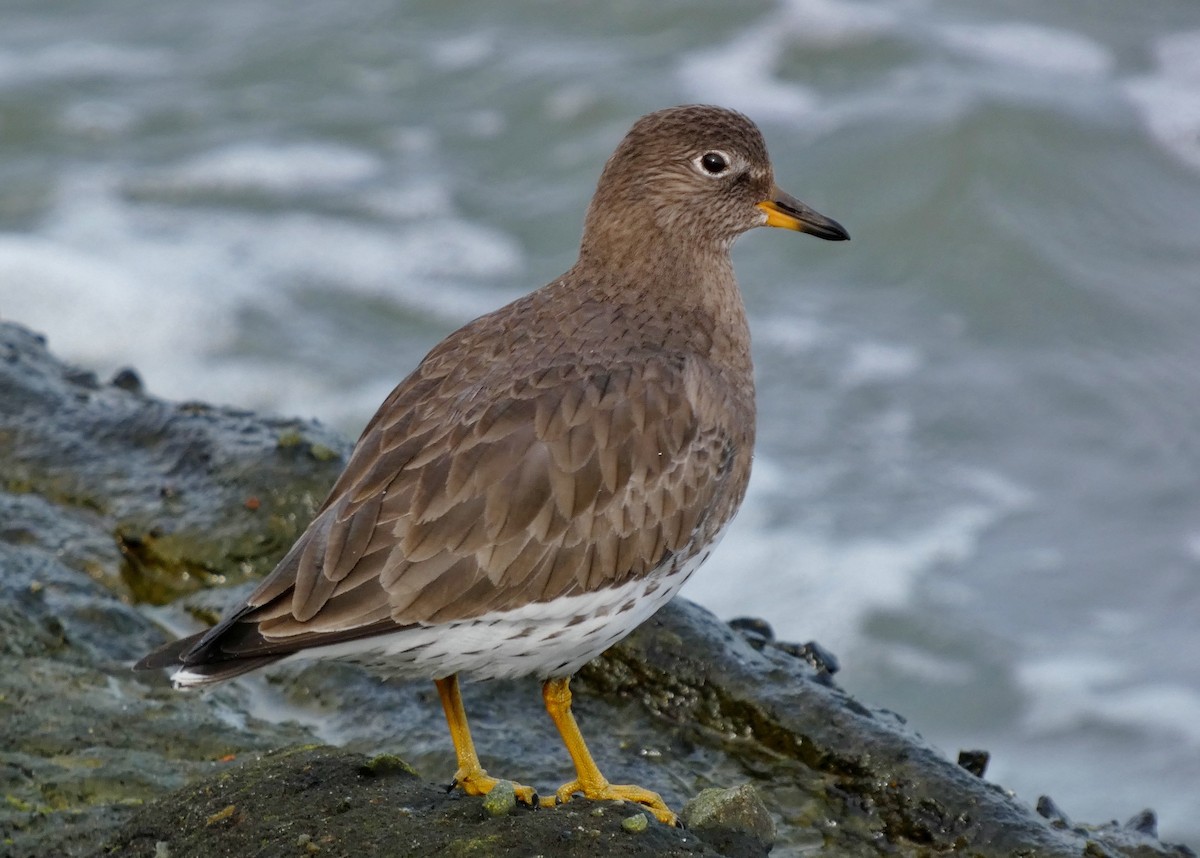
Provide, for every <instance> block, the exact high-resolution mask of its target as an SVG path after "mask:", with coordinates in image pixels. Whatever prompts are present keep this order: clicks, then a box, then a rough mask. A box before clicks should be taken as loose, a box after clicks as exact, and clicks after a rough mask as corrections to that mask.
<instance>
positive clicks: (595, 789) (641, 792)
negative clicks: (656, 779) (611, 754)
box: [542, 780, 683, 828]
mask: <svg viewBox="0 0 1200 858" xmlns="http://www.w3.org/2000/svg"><path fill="white" fill-rule="evenodd" d="M576 793H581V794H582V795H583V797H584V798H590V799H592V800H593V801H631V802H633V803H635V804H640V805H641V806H642V807H644V808H646V809H647V810H648V811H650V812H651V813H653V814H654V818H655V819H657V820H658V821H659V822H661V823H662V824H663V825H670V826H672V827H675V828H682V827H683V825H682V824H681V823H680V821H679V817H678V816H676V815H675V814H674V813H673V812H672V811H671V809H670V808H669V807H667V803H666V802H665V801H663V800H662V796H660V795H659V794H658V793H656V792H652V791H651V790H648V789H643V788H642V787H639V786H634V785H632V784H610V783H608V782H607V781H606V782H604V783H603V784H599V785H592V786H590V787H588V786H584V785H583V784H582V783H580V782H579V781H578V780H574V781H570V782H569V783H565V784H563V785H562V786H560V787H559V788H558V789H557V790H555V791H554V798H553V799H548V798H544V799H542V807H554V806H555V805H559V804H566V803H567V802H568V801H570V800H571V796H573V795H575V794H576Z"/></svg>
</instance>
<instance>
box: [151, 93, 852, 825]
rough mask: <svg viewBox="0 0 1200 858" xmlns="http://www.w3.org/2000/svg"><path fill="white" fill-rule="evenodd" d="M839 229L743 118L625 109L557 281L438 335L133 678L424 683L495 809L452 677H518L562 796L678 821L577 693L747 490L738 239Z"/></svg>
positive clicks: (749, 372) (748, 365)
mask: <svg viewBox="0 0 1200 858" xmlns="http://www.w3.org/2000/svg"><path fill="white" fill-rule="evenodd" d="M760 226H768V227H780V228H783V229H787V230H793V231H797V232H803V233H808V234H810V235H813V236H816V237H818V238H822V239H826V240H830V241H843V240H847V239H849V237H850V236H849V234H848V233H847V232H846V230H845V228H843V227H842V226H841V225H840V224H839V223H838V222H837V221H834V220H832V219H830V218H828V217H825V216H824V215H821V214H819V213H817V212H816V211H814V210H813V209H812V208H810V207H809V206H807V205H805V204H804V203H801V202H800V201H799V200H797V199H796V198H795V197H793V196H790V195H789V194H787V193H785V192H783V191H782V190H780V189H779V187H778V186H777V185H776V183H775V179H774V174H773V170H772V166H771V161H770V158H769V157H768V154H767V148H766V144H765V142H764V139H763V135H762V133H761V131H760V130H759V129H758V127H757V126H756V125H755V124H754V123H753V122H752V121H751V120H750V119H749V118H747V117H746V116H744V115H743V114H741V113H738V112H736V111H733V110H729V109H725V108H721V107H715V106H709V105H683V106H678V107H671V108H667V109H664V110H660V111H657V112H654V113H650V114H648V115H646V116H643V117H642V118H640V119H638V120H637V121H636V122H635V123H634V124H633V126H632V127H631V128H630V130H629V132H628V133H627V134H626V136H625V137H624V139H622V140H621V142H620V144H619V145H618V146H617V148H616V150H615V151H614V152H613V154H612V156H611V157H610V158H609V159H608V161H607V163H606V164H605V165H604V168H603V170H602V172H601V175H600V179H599V181H598V183H597V186H596V190H595V194H594V196H593V198H592V200H591V203H590V205H589V206H588V209H587V212H586V216H585V220H584V230H583V237H582V240H581V243H580V250H579V257H578V260H577V261H576V262H575V264H574V265H573V266H572V267H571V268H570V269H569V270H568V271H567V272H566V273H564V274H563V275H562V276H560V277H558V278H556V279H555V280H553V281H551V282H550V283H548V284H547V285H545V286H543V287H541V288H539V289H536V290H534V291H532V292H530V293H528V294H526V295H524V296H523V297H521V298H518V299H517V300H515V301H513V302H511V303H509V304H507V305H506V306H504V307H501V308H500V309H498V310H495V311H494V312H491V313H488V314H487V315H484V316H481V317H480V318H478V319H475V320H474V321H472V322H469V323H468V324H466V325H465V326H464V327H462V328H460V329H459V330H457V331H455V332H454V333H452V334H450V335H449V336H447V337H446V338H445V339H444V340H442V341H441V342H440V343H438V344H437V345H436V346H435V347H434V348H433V349H432V350H431V351H430V352H429V353H428V355H427V356H426V357H425V358H424V359H423V360H422V361H421V362H420V364H419V365H418V366H417V367H416V369H415V370H414V371H413V372H412V373H411V374H410V375H409V376H408V377H407V378H405V379H404V380H403V381H401V382H400V383H399V384H398V385H397V386H396V388H395V389H394V390H393V391H392V392H391V394H390V395H389V396H388V397H387V399H386V400H385V401H384V402H383V404H382V405H381V406H380V407H379V409H378V410H377V411H376V413H375V415H374V416H373V417H372V418H371V420H370V421H369V422H368V423H367V425H366V427H365V429H364V430H363V432H362V434H361V436H360V437H359V439H358V442H357V444H356V446H355V447H354V449H353V451H352V452H351V454H350V456H349V459H348V461H347V464H346V467H345V469H344V471H343V472H342V473H341V475H340V476H339V477H338V479H337V481H336V483H335V484H334V486H333V488H332V489H331V490H330V492H329V495H328V496H327V497H326V498H325V500H324V502H323V503H322V504H321V506H320V508H319V509H318V511H317V513H316V515H315V518H314V519H313V520H312V522H311V524H309V525H308V527H307V529H306V530H305V531H304V532H303V533H302V534H301V536H300V537H299V538H298V539H297V541H296V543H295V544H294V546H293V547H292V548H291V549H290V550H289V551H288V553H287V554H286V555H285V556H284V558H283V559H282V560H281V561H280V562H279V564H278V565H277V566H276V567H275V569H274V571H272V572H271V573H270V574H269V575H268V576H267V577H266V578H265V579H264V580H263V581H262V582H261V583H260V584H259V585H258V587H257V589H255V590H254V591H253V592H251V593H250V595H249V596H248V597H246V598H245V600H244V601H241V602H240V603H238V604H235V605H233V606H232V607H231V608H230V610H229V611H227V612H226V614H225V616H224V618H223V619H221V620H220V621H219V622H218V623H217V625H215V626H214V627H212V628H211V629H209V630H208V631H205V632H201V633H197V634H195V635H192V636H190V637H185V638H182V639H180V640H176V641H174V642H171V643H168V644H166V645H165V646H162V647H160V648H159V649H157V650H155V651H154V652H152V653H150V654H149V655H147V656H146V657H145V658H143V659H142V660H141V661H140V662H138V663H137V665H136V666H135V667H136V668H138V669H153V668H165V667H169V668H173V674H172V677H171V678H172V680H173V682H174V684H175V686H176V687H179V688H190V687H196V686H204V685H209V684H212V683H216V682H220V681H223V680H226V679H230V678H232V677H235V676H239V675H242V674H244V673H247V672H249V671H253V670H257V669H259V668H262V667H265V666H267V665H270V664H273V663H277V662H283V661H290V660H293V659H298V658H343V659H348V660H350V661H353V662H357V663H359V664H362V665H364V666H366V667H367V668H369V669H371V670H373V671H376V672H378V673H380V674H382V675H385V676H395V677H405V678H418V677H419V678H425V679H430V680H432V681H433V682H434V684H435V686H436V688H437V691H438V696H439V698H440V700H441V703H442V706H443V709H444V711H445V716H446V721H447V724H448V727H449V731H450V736H451V740H452V742H453V744H454V750H455V756H456V761H457V770H456V772H455V774H454V778H453V781H452V783H451V788H453V787H458V788H459V789H461V790H462V791H463V792H465V793H466V794H468V795H485V794H487V793H488V792H489V791H491V790H492V789H493V788H494V787H495V786H496V784H497V783H499V782H500V780H499V779H497V778H495V777H492V776H491V775H489V774H488V773H487V771H486V770H485V769H484V768H483V767H482V765H481V763H480V760H479V756H478V754H477V751H476V748H475V745H474V742H473V740H472V738H471V732H470V726H469V724H468V720H467V714H466V710H465V708H464V704H463V700H462V695H461V691H460V686H459V676H460V675H461V676H470V677H473V678H477V679H492V678H510V677H523V676H533V677H536V678H537V679H540V680H541V681H542V697H543V703H544V705H545V708H546V710H547V713H548V714H549V716H550V719H551V721H552V722H553V723H554V725H555V726H556V727H557V729H558V732H559V734H560V735H561V737H562V740H563V743H564V744H565V746H566V749H567V751H568V754H569V755H570V757H571V760H572V763H573V764H574V768H575V777H574V778H573V779H571V780H570V781H568V782H567V783H565V784H563V785H562V786H561V787H559V788H558V789H557V790H555V792H554V795H553V796H547V797H545V798H541V799H539V797H538V795H537V793H536V792H535V791H534V790H533V788H531V787H528V786H525V785H523V784H520V783H517V782H515V781H514V782H511V783H512V784H513V789H514V792H515V793H516V796H517V798H518V799H519V800H520V801H522V802H524V803H526V804H529V805H532V806H535V807H536V806H542V805H544V806H552V805H555V804H561V803H565V802H567V801H569V800H571V798H572V797H573V796H575V795H577V794H582V795H583V796H585V797H586V798H589V799H595V800H624V801H630V802H634V803H637V804H640V805H642V806H644V807H645V808H647V809H648V810H650V811H651V812H652V813H653V815H654V816H655V817H656V818H658V819H659V820H660V821H662V822H664V823H668V824H676V823H677V817H676V815H675V814H674V813H673V812H672V811H671V810H670V808H668V807H667V805H666V803H665V802H664V801H663V799H662V798H661V797H660V796H659V795H658V794H657V793H655V792H653V791H651V790H648V789H645V788H642V787H639V786H636V785H630V784H624V785H622V784H612V783H610V782H609V781H608V780H607V779H606V778H605V777H604V776H603V774H601V772H600V770H599V768H598V766H597V764H596V762H595V760H594V758H593V757H592V755H591V752H590V751H589V749H588V747H587V744H586V743H585V741H584V739H583V736H582V734H581V733H580V729H579V726H578V724H577V722H576V720H575V717H574V715H573V713H572V710H571V691H570V679H571V676H572V674H574V673H575V672H576V671H577V670H578V669H579V668H580V667H581V666H583V665H584V664H585V663H587V662H588V661H590V660H591V659H593V658H594V657H596V656H597V655H599V654H600V653H602V652H603V651H604V650H606V649H608V648H609V647H610V646H612V645H613V644H615V643H617V642H618V641H620V640H621V639H623V638H624V637H625V636H626V635H628V634H629V633H630V632H632V631H633V630H634V629H635V628H636V627H638V626H639V625H640V624H642V623H643V622H644V621H646V620H647V619H648V618H649V617H650V616H651V615H652V614H654V613H655V611H657V610H658V609H659V608H660V607H661V606H663V605H664V604H666V603H667V602H668V601H669V600H670V599H671V597H672V596H674V595H675V593H676V592H677V591H678V590H679V588H680V586H681V585H682V584H683V583H684V581H686V580H687V578H688V576H689V575H691V574H692V572H693V571H694V570H695V569H696V568H697V567H698V566H699V565H700V564H701V563H702V562H703V561H704V560H705V559H706V558H707V557H708V556H709V554H710V552H711V551H712V549H713V548H714V546H715V545H716V544H717V542H718V541H719V539H720V538H721V535H722V534H723V533H724V532H725V531H726V528H727V526H728V524H729V522H730V520H731V519H732V518H733V516H734V514H735V512H736V511H737V509H738V507H739V505H740V504H741V502H742V499H743V497H744V496H745V494H746V486H747V483H748V481H749V477H750V468H751V461H752V456H753V448H754V435H755V402H754V378H753V367H752V362H751V355H750V332H749V326H748V323H747V318H746V312H745V307H744V303H743V300H742V296H741V292H740V290H739V287H738V284H737V281H736V279H735V277H734V272H733V266H732V262H731V259H730V248H731V246H732V245H733V242H734V240H735V239H736V238H737V237H738V236H740V235H741V234H742V233H744V232H746V231H748V230H750V229H753V228H755V227H760Z"/></svg>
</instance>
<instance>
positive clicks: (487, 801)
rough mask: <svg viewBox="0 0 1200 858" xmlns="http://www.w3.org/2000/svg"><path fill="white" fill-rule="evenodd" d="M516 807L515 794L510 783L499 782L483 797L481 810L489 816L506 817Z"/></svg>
mask: <svg viewBox="0 0 1200 858" xmlns="http://www.w3.org/2000/svg"><path fill="white" fill-rule="evenodd" d="M516 806H517V793H516V790H515V789H514V788H513V782H512V781H500V783H498V784H496V785H495V786H494V787H492V791H491V792H489V793H488V794H487V795H486V796H484V797H483V809H484V810H486V811H487V812H488V814H490V815H491V816H507V815H508V814H510V813H512V811H513V810H514V809H515V808H516Z"/></svg>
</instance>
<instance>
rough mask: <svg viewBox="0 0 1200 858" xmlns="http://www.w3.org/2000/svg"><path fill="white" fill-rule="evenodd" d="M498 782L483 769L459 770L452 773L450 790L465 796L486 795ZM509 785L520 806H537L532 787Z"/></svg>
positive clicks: (514, 782) (536, 798)
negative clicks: (460, 791)
mask: <svg viewBox="0 0 1200 858" xmlns="http://www.w3.org/2000/svg"><path fill="white" fill-rule="evenodd" d="M500 782H501V781H500V778H494V777H492V776H491V775H489V774H488V773H487V772H486V771H484V770H483V769H472V770H465V769H459V770H458V771H457V772H455V773H454V780H453V781H452V782H451V784H450V789H454V788H455V787H457V788H458V789H461V790H462V791H463V792H465V793H466V794H467V795H487V794H488V793H489V792H491V791H492V790H493V789H494V788H495V786H496V784H498V783H500ZM510 783H512V785H513V793H515V794H516V796H517V801H519V802H521V804H527V805H529V806H530V807H537V806H538V794H537V793H536V792H534V790H533V787H528V786H525V785H524V784H519V783H517V782H516V781H511V782H510Z"/></svg>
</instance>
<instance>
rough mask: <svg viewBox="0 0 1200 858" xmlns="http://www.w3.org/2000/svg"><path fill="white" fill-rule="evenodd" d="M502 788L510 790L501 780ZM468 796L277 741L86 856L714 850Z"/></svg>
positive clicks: (664, 833)
mask: <svg viewBox="0 0 1200 858" xmlns="http://www.w3.org/2000/svg"><path fill="white" fill-rule="evenodd" d="M497 789H499V787H497ZM493 792H495V790H493ZM508 795H509V797H510V798H513V796H512V784H511V783H510V784H509V789H508ZM480 801H481V800H480V799H477V798H471V797H469V796H466V795H463V794H462V793H459V792H449V793H448V792H447V791H446V790H445V788H444V787H439V786H435V785H433V784H430V783H427V782H425V781H423V780H421V779H420V778H418V777H415V776H414V775H412V774H409V773H408V772H407V771H405V770H404V769H402V768H395V767H388V768H385V769H382V770H381V769H379V768H377V767H372V766H370V765H369V764H368V761H367V759H366V758H365V757H363V756H362V755H360V754H353V753H349V752H346V751H339V750H337V749H334V748H324V747H322V748H305V749H300V750H285V751H280V752H276V753H272V754H267V755H265V756H263V757H262V758H260V759H257V760H254V761H251V762H249V763H246V764H245V765H241V766H237V767H235V768H232V769H230V770H229V771H227V772H225V773H223V774H222V775H221V776H219V777H216V778H207V779H204V780H201V781H198V782H196V783H194V784H192V785H191V786H188V787H185V788H183V789H181V790H178V791H176V792H174V793H172V794H170V795H168V796H166V797H165V798H163V799H162V800H160V801H157V802H154V803H153V804H149V805H146V806H144V807H142V808H139V809H138V810H137V811H135V812H134V813H133V814H132V816H131V818H130V819H129V821H128V822H127V823H126V824H125V825H124V826H123V827H122V828H121V830H120V831H119V832H118V833H117V835H116V836H115V837H113V838H112V839H110V840H109V841H108V842H107V843H106V844H105V845H104V847H103V848H102V849H101V850H100V851H99V852H98V853H97V854H98V855H110V856H121V858H140V856H145V858H153V856H155V855H157V854H160V853H161V852H162V850H163V849H164V848H165V849H166V850H167V851H168V853H169V854H170V855H172V856H179V858H185V856H197V858H199V856H203V858H244V856H246V855H304V854H315V855H386V856H388V858H410V856H411V858H428V856H431V855H445V856H476V855H478V856H491V855H521V856H525V855H538V854H541V855H553V856H555V858H559V856H562V858H595V856H597V855H621V856H632V858H637V856H646V857H647V858H650V856H689V858H716V856H717V855H718V853H717V852H715V851H713V850H712V849H709V848H708V847H706V846H705V845H704V844H703V843H702V842H700V841H699V840H698V839H697V838H696V837H695V836H694V835H692V834H689V833H688V832H686V831H684V830H682V829H677V828H669V827H667V826H665V825H654V826H649V827H647V826H645V825H644V824H643V829H645V830H643V831H642V832H641V833H640V834H639V835H638V836H637V837H633V838H631V837H630V836H629V833H628V831H629V829H628V828H627V827H626V826H625V825H624V823H623V822H622V820H621V818H620V815H617V814H607V815H601V816H596V815H594V814H593V813H592V810H593V808H594V805H593V804H592V803H591V802H588V801H586V800H582V799H576V800H574V801H571V802H569V803H568V804H565V805H561V806H559V807H556V808H553V809H547V810H541V809H535V808H529V807H525V806H523V805H517V804H516V802H515V800H514V801H513V802H512V805H511V806H510V810H511V811H512V812H511V813H505V814H500V815H492V814H481V813H480V812H479V806H480ZM638 817H639V818H641V819H642V821H643V823H645V821H646V817H645V816H644V815H642V814H638ZM564 831H566V832H568V834H569V836H567V837H563V833H564Z"/></svg>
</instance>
